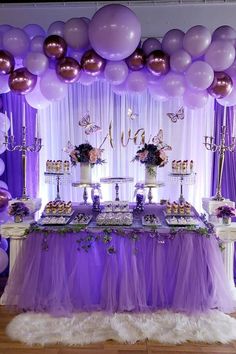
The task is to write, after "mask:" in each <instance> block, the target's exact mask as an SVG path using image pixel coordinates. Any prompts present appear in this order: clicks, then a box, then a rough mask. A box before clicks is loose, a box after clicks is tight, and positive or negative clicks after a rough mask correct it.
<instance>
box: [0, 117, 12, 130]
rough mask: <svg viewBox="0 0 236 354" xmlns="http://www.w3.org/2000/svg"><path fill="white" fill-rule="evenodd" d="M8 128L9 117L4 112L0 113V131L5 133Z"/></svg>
mask: <svg viewBox="0 0 236 354" xmlns="http://www.w3.org/2000/svg"><path fill="white" fill-rule="evenodd" d="M9 128H10V120H9V118H8V117H7V116H6V115H5V114H4V113H0V131H1V132H3V133H7V132H8V130H9Z"/></svg>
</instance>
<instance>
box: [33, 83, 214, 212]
mask: <svg viewBox="0 0 236 354" xmlns="http://www.w3.org/2000/svg"><path fill="white" fill-rule="evenodd" d="M181 105H182V100H179V99H174V100H170V101H168V102H165V103H160V102H157V101H155V100H153V99H152V98H151V97H150V95H149V94H148V93H145V94H142V95H137V96H136V95H129V94H124V95H122V96H118V95H115V94H114V93H113V92H112V90H111V88H110V85H109V84H108V83H106V82H104V81H100V82H96V83H94V84H93V85H91V86H83V85H81V84H73V85H70V86H68V96H67V98H65V99H64V100H63V101H61V102H59V103H53V104H52V105H51V106H50V107H49V108H47V109H45V110H42V111H40V112H39V116H40V131H41V136H42V138H43V145H44V147H43V149H42V151H41V152H40V189H39V194H40V196H42V197H43V203H45V202H46V201H48V200H51V199H54V198H55V193H56V190H55V186H50V185H47V184H45V180H44V171H45V165H46V160H47V159H52V160H54V159H55V160H57V159H61V160H65V159H68V155H67V154H66V153H65V152H64V151H63V148H64V147H65V146H66V144H67V141H68V140H70V141H71V142H72V144H75V145H79V144H81V143H83V142H85V141H86V140H88V141H89V142H90V143H91V144H92V145H93V146H96V147H98V146H99V145H100V144H101V142H102V141H103V139H104V137H105V136H106V135H107V133H108V129H109V124H110V122H112V136H113V142H114V148H113V149H112V147H111V146H110V144H109V139H107V141H106V142H105V143H104V145H103V148H104V153H103V157H104V158H105V160H106V162H107V163H106V164H104V165H102V166H95V167H94V169H93V180H94V181H99V180H100V178H101V177H107V176H113V177H115V176H121V177H124V176H129V177H133V178H134V183H133V184H126V185H122V186H121V189H120V195H121V197H122V198H124V199H127V200H132V199H133V192H134V184H135V183H136V182H137V181H140V180H143V179H144V165H141V164H139V163H138V162H131V160H132V158H133V156H134V154H135V152H136V150H137V148H138V146H135V145H134V143H133V141H130V142H129V144H128V145H127V146H126V147H123V146H122V145H121V132H122V131H124V133H125V137H126V139H124V140H127V132H128V129H129V128H130V129H131V131H132V132H131V136H132V137H133V136H134V133H135V132H136V131H137V130H138V129H139V128H144V129H145V133H146V141H148V140H149V138H150V136H154V135H157V133H158V131H159V129H160V128H162V129H163V131H164V141H165V142H166V143H168V144H169V145H171V146H172V151H170V152H169V154H168V155H169V161H170V163H169V164H168V165H167V166H165V167H164V168H159V169H158V180H160V181H164V183H165V186H164V187H161V188H160V189H158V190H154V193H153V194H154V198H153V200H154V201H156V200H160V198H165V199H170V200H172V201H173V200H177V198H178V197H179V189H180V187H179V185H178V184H177V185H173V184H171V180H170V178H169V176H168V173H169V172H171V161H172V160H174V159H175V160H179V159H180V160H184V159H188V160H191V159H193V160H194V165H195V171H196V172H197V178H196V184H195V185H194V186H185V187H184V195H185V197H186V199H187V200H188V201H189V202H191V203H192V204H194V205H195V206H196V207H197V208H198V209H200V208H201V198H202V197H203V196H209V194H210V184H211V163H212V153H210V152H208V151H206V149H205V147H204V145H203V136H204V135H205V134H206V133H208V134H209V133H210V132H211V131H212V130H213V129H212V126H213V112H214V111H213V100H210V101H209V103H208V104H207V106H206V107H205V108H204V109H201V110H196V111H191V110H188V109H185V118H184V119H183V120H178V121H177V122H176V123H173V122H171V120H170V118H169V117H168V116H167V115H166V113H168V112H176V111H177V110H178V109H179V108H180V107H181ZM128 108H131V109H132V111H133V112H134V113H136V114H137V115H138V116H137V117H136V118H135V119H133V120H132V119H130V118H129V117H128V114H127V111H128ZM87 111H88V112H89V113H90V116H91V121H92V122H95V123H96V124H97V125H99V126H101V128H102V131H101V132H98V133H96V134H95V133H93V134H91V135H89V136H86V135H85V132H84V129H83V128H81V127H79V125H78V122H79V120H80V119H81V118H82V116H83V115H84V114H85V113H86V112H87ZM138 140H139V141H140V139H138ZM78 170H79V166H77V167H75V168H72V181H76V180H78ZM102 192H103V199H104V200H111V199H112V198H113V196H114V188H113V187H112V186H110V185H102ZM81 193H82V191H81V190H79V189H76V188H73V187H72V186H71V184H67V185H62V186H61V195H62V198H64V199H67V200H72V201H78V200H81Z"/></svg>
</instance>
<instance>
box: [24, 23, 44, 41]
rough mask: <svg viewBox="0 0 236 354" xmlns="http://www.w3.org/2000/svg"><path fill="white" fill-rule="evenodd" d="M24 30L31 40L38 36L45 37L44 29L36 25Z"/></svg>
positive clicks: (32, 24)
mask: <svg viewBox="0 0 236 354" xmlns="http://www.w3.org/2000/svg"><path fill="white" fill-rule="evenodd" d="M23 30H24V31H25V33H27V34H28V36H29V38H30V39H33V38H34V37H36V36H45V31H44V29H43V28H42V27H41V26H39V25H37V24H35V23H31V24H29V25H26V26H25V27H24V28H23Z"/></svg>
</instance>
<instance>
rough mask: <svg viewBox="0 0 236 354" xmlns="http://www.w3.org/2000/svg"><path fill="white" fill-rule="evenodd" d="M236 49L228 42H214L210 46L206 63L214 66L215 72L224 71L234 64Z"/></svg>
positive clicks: (206, 55)
mask: <svg viewBox="0 0 236 354" xmlns="http://www.w3.org/2000/svg"><path fill="white" fill-rule="evenodd" d="M234 59H235V48H234V46H233V44H232V43H230V42H227V41H221V40H220V41H219V40H218V41H214V42H212V43H211V45H210V46H209V48H208V50H207V52H206V54H205V61H206V62H207V63H208V64H210V65H211V66H212V68H213V69H214V70H215V71H224V70H226V69H228V68H229V67H230V66H231V65H232V64H233V62H234Z"/></svg>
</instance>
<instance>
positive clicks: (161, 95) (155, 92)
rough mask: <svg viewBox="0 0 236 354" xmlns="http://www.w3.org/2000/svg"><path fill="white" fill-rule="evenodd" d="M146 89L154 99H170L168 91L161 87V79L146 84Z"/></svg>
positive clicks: (162, 100) (163, 100) (160, 100)
mask: <svg viewBox="0 0 236 354" xmlns="http://www.w3.org/2000/svg"><path fill="white" fill-rule="evenodd" d="M148 91H149V93H150V95H151V96H152V98H153V99H154V100H157V101H159V102H166V101H168V100H169V99H170V97H169V95H168V93H167V92H166V91H165V90H164V89H163V79H159V80H158V81H157V82H155V83H153V84H150V83H149V85H148Z"/></svg>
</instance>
